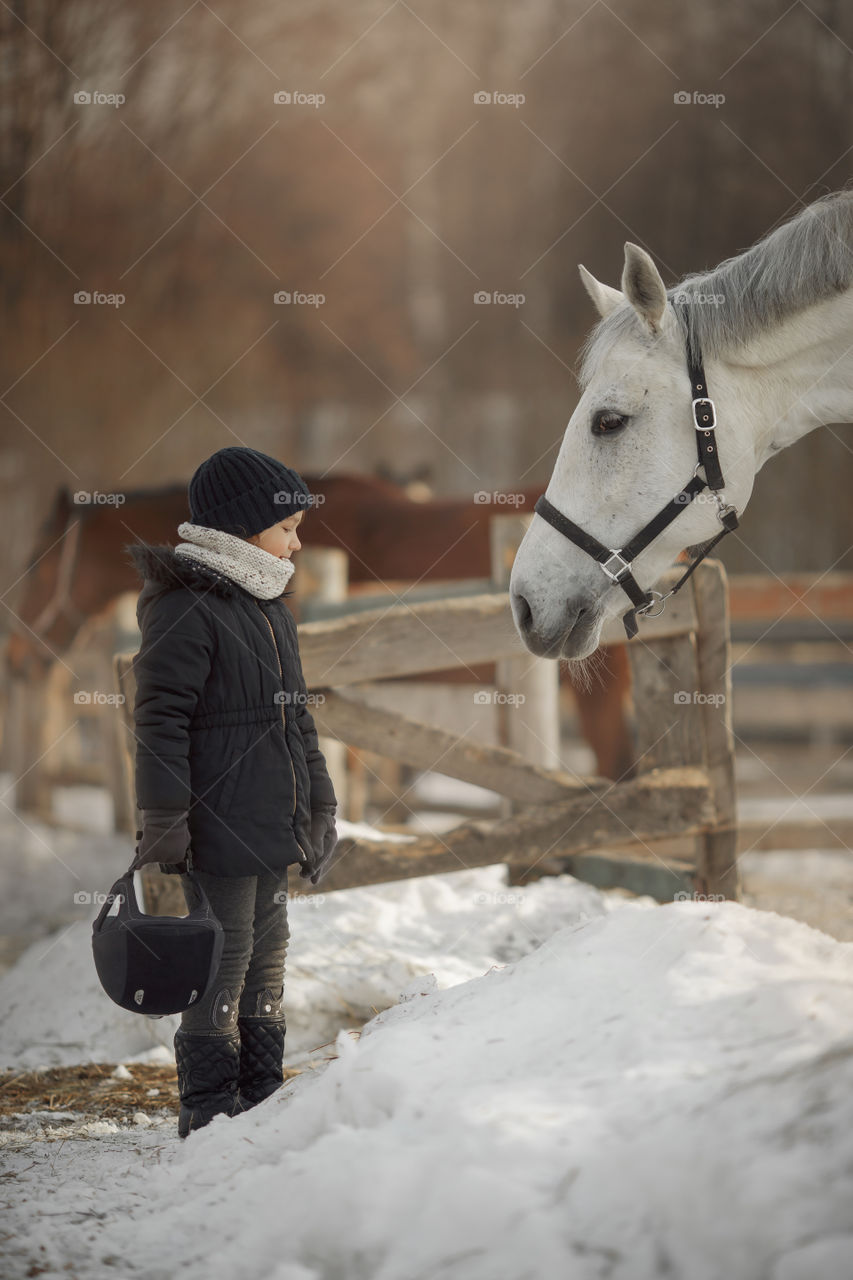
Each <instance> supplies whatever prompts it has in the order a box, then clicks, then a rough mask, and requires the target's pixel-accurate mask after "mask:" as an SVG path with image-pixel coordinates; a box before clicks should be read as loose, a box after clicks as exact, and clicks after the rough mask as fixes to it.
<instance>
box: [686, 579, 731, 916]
mask: <svg viewBox="0 0 853 1280" xmlns="http://www.w3.org/2000/svg"><path fill="white" fill-rule="evenodd" d="M691 582H692V584H693V596H694V600H695V604H696V615H697V618H698V620H699V628H698V631H697V633H696V639H697V662H698V675H699V687H700V689H701V691H702V701H701V702H700V703H699V711H700V715H701V720H702V731H703V735H704V739H705V760H706V766H707V770H708V779H709V782H710V784H711V793H712V795H713V799H714V807H715V809H716V814H717V818H716V823H715V827H714V829H713V830H712V831H706V832H704V833H703V834H702V835H700V836H699V837H698V838H697V841H696V879H697V889H698V890H699V891H700V892H702V893H714V894H717V893H723V894H725V896H726V897H727V898H734V899H737V898H738V897H739V896H740V888H741V885H740V874H739V868H738V860H737V843H738V832H737V799H736V789H735V749H734V733H733V730H732V673H731V645H730V642H729V605H728V590H727V583H726V572H725V569H724V568H723V566H722V564H721V563H720V562H719V560H706V561H705V562H704V563H703V564H701V565H700V566H699V568H698V569H697V570H696V572H695V573H694V575H693V577H692V578H691Z"/></svg>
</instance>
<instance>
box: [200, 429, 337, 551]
mask: <svg viewBox="0 0 853 1280" xmlns="http://www.w3.org/2000/svg"><path fill="white" fill-rule="evenodd" d="M189 499H190V521H191V523H192V524H200V525H203V526H204V527H205V528H207V529H221V530H222V531H223V533H235V534H238V535H239V536H240V537H244V538H250V537H251V536H252V534H255V533H260V532H261V530H262V529H269V527H270V526H271V525H274V524H277V523H278V521H279V520H286V519H287V517H288V516H290V515H294V514H295V512H297V511H301V510H304V509H305V508H307V507H308V506H309V505H310V503H311V502H312V495H311V492H310V490H309V488H308V486H307V485H306V483H305V481H304V480H303V479H302V477H301V476H300V475H298V473H297V472H296V471H292V470H291V469H290V467H286V466H285V465H284V463H283V462H278V461H277V460H276V459H275V458H270V457H269V456H268V454H266V453H259V452H258V451H257V449H249V448H246V447H244V446H235V447H230V448H227V449H220V450H219V451H218V452H217V453H214V454H211V456H210V457H209V458H207V459H206V460H205V461H204V462H203V463H202V464H201V466H200V467H199V468H198V470H197V471H196V473H195V475H194V476H193V478H192V480H190V485H189Z"/></svg>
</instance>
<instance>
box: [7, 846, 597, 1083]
mask: <svg viewBox="0 0 853 1280" xmlns="http://www.w3.org/2000/svg"><path fill="white" fill-rule="evenodd" d="M505 877H506V873H505V871H504V869H503V868H502V867H485V868H482V869H478V870H475V871H460V872H453V873H452V874H449V875H444V876H429V877H421V878H418V879H414V880H401V881H398V882H396V883H394V884H387V885H378V886H375V887H371V888H363V889H346V890H343V891H341V892H338V893H334V894H322V893H319V894H314V895H309V894H303V893H300V892H299V891H298V890H297V891H296V892H295V893H292V894H291V896H290V898H289V901H288V917H289V923H290V928H291V942H290V946H289V949H288V957H287V965H286V984H287V985H286V988H285V999H286V1013H287V1042H288V1060H289V1061H291V1062H294V1063H295V1062H301V1061H303V1060H310V1058H311V1051H312V1050H314V1049H317V1048H318V1047H320V1046H323V1045H326V1044H328V1043H329V1042H330V1041H333V1040H334V1038H335V1036H336V1034H337V1032H338V1030H339V1029H340V1028H341V1027H360V1026H361V1025H362V1024H363V1023H364V1022H366V1021H367V1020H368V1019H369V1018H371V1017H373V1015H374V1014H375V1013H376V1012H377V1010H380V1009H385V1008H387V1007H388V1006H389V1005H390V1004H393V1003H394V1002H395V1001H396V1000H397V998H398V996H399V993H400V991H401V990H403V988H404V987H406V985H407V984H408V983H410V982H412V980H413V979H418V978H419V977H421V976H422V975H423V974H427V973H431V974H435V975H436V978H437V980H438V981H440V983H441V985H443V986H449V985H451V984H453V983H458V982H464V981H465V980H466V979H468V978H471V977H475V976H476V975H477V974H481V973H483V972H485V970H486V969H488V968H489V966H490V965H492V964H495V963H498V962H505V961H507V960H513V959H516V958H517V957H519V956H521V955H525V954H526V953H527V952H528V951H530V950H532V949H533V948H534V947H535V946H537V945H538V944H539V942H540V941H541V940H542V939H544V938H547V937H548V936H549V935H550V934H552V933H553V932H554V931H555V930H556V929H558V928H559V927H560V926H561V925H564V924H565V923H566V922H567V921H572V922H578V921H582V920H585V919H588V918H591V917H594V916H597V915H602V914H604V913H605V912H606V911H608V910H610V909H612V908H613V907H615V906H617V905H618V903H619V901H620V899H618V898H612V897H604V896H603V895H602V894H600V893H599V892H598V891H597V890H596V889H594V888H592V887H591V886H589V885H584V884H581V883H580V882H579V881H577V880H574V879H572V877H570V876H562V877H559V878H556V879H554V878H552V879H548V880H541V881H539V882H537V883H536V884H533V885H530V886H528V887H527V888H525V889H516V888H510V887H508V886H507V884H506V883H505ZM297 883H298V882H297ZM106 887H107V888H108V887H109V886H106ZM87 910H88V912H89V919H87V920H86V921H78V922H75V923H72V924H71V925H68V926H66V927H65V928H63V929H60V930H58V931H57V932H56V933H55V934H54V935H52V936H51V937H49V938H40V939H39V940H38V941H37V942H34V943H33V944H32V945H31V946H30V947H29V948H28V949H27V950H26V951H25V952H24V954H23V955H22V956H21V957H20V959H19V960H18V962H17V964H16V965H15V967H14V968H13V969H11V970H9V971H8V972H7V973H5V974H4V975H3V976H2V977H0V1009H2V1010H3V1014H4V1016H3V1036H2V1054H0V1065H2V1066H12V1065H14V1066H16V1067H18V1068H29V1069H34V1068H37V1067H41V1066H65V1065H71V1064H73V1063H76V1062H120V1063H121V1062H124V1063H127V1062H133V1061H153V1062H157V1061H166V1062H168V1061H171V1060H172V1037H173V1035H174V1032H175V1029H176V1027H177V1026H178V1024H179V1022H180V1017H178V1016H175V1017H165V1018H159V1019H156V1020H155V1019H150V1018H145V1017H140V1016H139V1015H137V1014H132V1013H128V1012H127V1011H126V1010H124V1009H120V1008H119V1007H118V1006H117V1005H114V1004H113V1003H112V1002H111V1001H110V1000H109V999H108V998H107V997H106V996H105V995H104V992H103V990H102V988H101V986H100V983H99V981H98V976H97V974H96V972H95V967H94V963H93V961H92V944H91V937H92V923H91V922H92V920H93V919H94V917H95V915H96V914H97V912H98V904H97V903H95V904H94V905H92V906H90V907H88V908H87ZM323 1056H325V1054H324V1055H323Z"/></svg>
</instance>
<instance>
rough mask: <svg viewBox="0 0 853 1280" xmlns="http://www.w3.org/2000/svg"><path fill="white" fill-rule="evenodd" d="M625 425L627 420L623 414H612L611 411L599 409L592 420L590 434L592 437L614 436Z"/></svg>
mask: <svg viewBox="0 0 853 1280" xmlns="http://www.w3.org/2000/svg"><path fill="white" fill-rule="evenodd" d="M627 424H628V419H627V418H626V417H625V416H624V415H623V414H621V413H614V412H613V410H612V409H599V410H598V412H597V413H596V414H595V415H594V416H593V419H592V434H593V435H594V436H610V435H615V434H616V432H617V431H621V430H622V428H623V427H625V426H627Z"/></svg>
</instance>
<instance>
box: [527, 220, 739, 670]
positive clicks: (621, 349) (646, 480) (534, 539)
mask: <svg viewBox="0 0 853 1280" xmlns="http://www.w3.org/2000/svg"><path fill="white" fill-rule="evenodd" d="M580 273H581V278H582V280H583V283H584V285H585V287H586V290H587V292H588V293H589V295H590V297H591V298H592V301H593V302H594V303H595V306H596V308H597V309H598V312H599V314H600V316H601V317H602V318H601V322H600V323H599V325H598V326H597V327H596V329H595V330H594V331H593V333H592V334H591V335H590V337H589V339H588V340H587V344H586V347H585V355H584V362H583V367H582V370H581V378H580V383H581V388H582V395H581V398H580V400H579V402H578V405H577V408H576V409H575V412H574V413H573V414H572V417H571V420H570V422H569V425H568V427H567V428H566V433H565V435H564V437H563V442H562V444H561V446H560V452H559V454H558V456H557V461H556V464H555V466H554V472H553V475H552V476H551V480H550V482H549V484H548V488H547V490H546V497H547V498H548V500H549V502H551V503H552V504H553V505H554V506H555V507H556V508H557V509H558V510H559V511H560V512H562V514H563V515H564V516H567V517H568V518H569V519H570V520H571V521H573V522H574V524H576V525H578V526H580V528H581V529H583V530H584V531H585V532H586V533H589V534H592V535H593V537H595V538H597V539H598V540H599V541H600V542H602V543H604V544H605V545H606V546H607V547H612V548H620V547H623V546H625V545H626V544H627V543H628V542H629V540H630V539H631V538H632V537H634V536H635V535H636V534H637V533H639V531H640V530H641V529H642V528H643V527H644V526H645V525H647V524H648V522H649V521H650V520H651V519H652V517H653V516H655V515H656V514H657V513H658V512H659V511H660V510H661V508H663V507H664V506H665V505H666V504H667V503H668V502H669V501H670V500H671V499H672V498H673V497H674V496H675V495H676V494H677V493H678V492H679V491H680V490H681V489H682V487H683V486H684V485H685V484H686V483H687V482H688V481H689V480H690V479H691V477H692V476H693V473H694V470H695V468H696V465H697V441H696V429H695V426H694V418H693V412H692V409H691V400H692V398H693V397H692V394H691V386H690V378H689V376H688V372H687V361H686V354H685V330H684V328H683V322H682V320H681V318H680V317H679V316H678V315H677V313H676V309H675V307H674V306H673V301H677V300H678V291H677V290H674V291H673V294H672V295H671V297H669V298H668V297H667V292H666V288H665V286H664V283H663V280H662V279H661V277H660V274H659V272H658V270H657V268H656V266H655V264H654V262H653V261H652V259H651V258H650V257H649V255H648V254H647V253H646V252H645V250H643V249H640V248H639V247H638V246H637V245H635V244H630V243H628V244H626V245H625V266H624V270H623V273H622V289H621V291H620V290H619V289H613V288H611V287H610V286H608V285H605V284H601V283H600V282H599V281H598V280H596V279H595V278H594V276H592V275H590V273H589V272H588V271H587V270H586V269H585V268H584V267H582V266H581V267H580ZM708 382H709V394H710V395H711V397H712V398H713V399H714V401H715V403H716V407H717V419H718V427H717V444H718V447H719V452H720V458H721V461H722V466H723V470H724V472H725V479H726V491H725V497H726V501H727V502H730V503H733V504H734V505H735V506H736V507H737V509H738V510H739V511H742V510H743V507H744V505H745V503H746V500H747V499H748V497H749V494H750V492H751V489H752V481H753V479H754V474H755V466H754V465H750V463H751V461H752V462H753V463H754V460H752V459H751V454H750V442H748V441H747V440H745V438H744V436H743V434H741V435H740V437H739V438H737V436H736V423H735V412H734V410H735V403H736V394H735V391H736V387H735V383H734V381H733V376H732V373H731V371H729V370H726V368H725V367H724V366H723V365H722V364H721V363H714V364H711V365H709V366H708ZM741 430H742V428H741ZM744 455H746V457H744ZM735 464H737V465H735ZM719 528H720V524H719V520H718V518H717V507H716V506H715V504H714V502H713V501H712V500H711V498H710V495H709V494H708V493H702V494H699V495H698V497H697V498H695V499H694V500H693V501H692V502H691V503H687V504H685V506H684V510H683V511H681V512H680V513H679V515H678V517H677V519H675V520H674V521H673V523H672V524H670V525H669V527H668V528H667V529H665V530H664V531H663V532H662V533H661V534H660V535H659V536H658V537H657V538H656V539H655V540H654V541H653V542H652V543H651V545H650V546H649V547H648V548H647V549H646V550H644V551H643V552H642V553H641V554H640V555H639V556H638V557H637V559H636V560H635V561H634V576H635V578H636V580H637V582H638V583H639V585H640V586H641V587H642V588H643V589H644V590H646V589H649V588H650V587H653V586H654V585H655V583H656V582H657V581H658V579H659V578H660V576H661V574H662V573H664V572H665V570H666V569H667V568H668V567H669V566H670V565H671V564H672V562H673V561H674V560H675V559H676V558H677V556H678V554H679V553H680V552H681V551H682V550H683V549H684V548H685V547H687V546H691V545H693V544H694V543H699V542H704V541H706V540H707V539H709V538H711V537H713V536H714V534H715V533H717V532H718V531H719ZM510 598H511V601H512V610H513V616H514V618H515V624H516V627H517V628H518V631H519V633H520V635H521V637H522V639H523V640H524V643H525V644H526V646H527V648H528V649H529V650H530V651H531V652H532V653H535V654H538V655H540V656H544V657H549V658H558V657H563V658H584V657H586V656H587V655H588V654H590V653H592V652H593V651H594V650H595V649H596V648H597V647H598V643H599V638H600V635H601V628H602V625H603V624H604V622H605V621H606V620H607V619H609V618H612V617H616V616H618V615H619V614H622V613H624V612H625V610H626V609H627V608H628V607H629V601H628V599H627V597H626V595H625V593H624V591H623V590H622V588H621V587H620V586H618V585H616V584H615V583H613V582H612V581H611V580H610V579H609V578H608V577H607V575H606V574H605V573H604V571H603V570H602V567H601V565H600V564H599V563H598V562H597V561H596V560H594V559H593V558H592V557H591V556H590V555H588V554H587V553H586V552H584V551H583V550H581V549H580V548H579V547H577V546H575V545H574V544H573V543H572V542H571V541H569V540H568V538H566V537H564V536H563V535H562V534H561V533H560V532H558V530H557V529H555V528H552V526H551V525H550V524H549V523H547V522H546V521H545V520H544V519H542V518H541V517H540V516H539V515H534V517H533V521H532V523H531V525H530V527H529V529H528V530H527V533H526V534H525V536H524V539H523V541H522V543H521V546H520V547H519V550H518V555H517V556H516V559H515V563H514V565H513V570H512V577H511V581H510Z"/></svg>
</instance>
